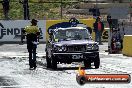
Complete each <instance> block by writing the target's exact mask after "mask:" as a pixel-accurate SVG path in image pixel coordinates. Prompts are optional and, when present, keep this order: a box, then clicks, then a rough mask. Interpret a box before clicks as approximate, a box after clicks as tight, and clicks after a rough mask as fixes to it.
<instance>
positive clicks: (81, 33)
mask: <svg viewBox="0 0 132 88" xmlns="http://www.w3.org/2000/svg"><path fill="white" fill-rule="evenodd" d="M54 39H55V40H57V41H63V40H85V39H90V34H89V32H88V31H87V29H58V30H56V31H55V32H54Z"/></svg>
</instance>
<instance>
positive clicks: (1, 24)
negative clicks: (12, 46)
mask: <svg viewBox="0 0 132 88" xmlns="http://www.w3.org/2000/svg"><path fill="white" fill-rule="evenodd" d="M28 25H30V20H28V21H27V20H8V21H6V20H1V21H0V42H15V41H17V42H18V41H21V30H23V29H24V28H25V27H26V26H28ZM38 27H39V30H40V32H41V36H40V41H45V29H46V28H45V27H46V21H45V20H38Z"/></svg>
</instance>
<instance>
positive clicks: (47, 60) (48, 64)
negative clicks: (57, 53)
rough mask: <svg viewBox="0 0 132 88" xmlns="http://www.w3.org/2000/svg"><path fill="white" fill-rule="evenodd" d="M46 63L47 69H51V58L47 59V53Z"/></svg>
mask: <svg viewBox="0 0 132 88" xmlns="http://www.w3.org/2000/svg"><path fill="white" fill-rule="evenodd" d="M46 62H47V68H51V58H49V57H48V54H47V53H46Z"/></svg>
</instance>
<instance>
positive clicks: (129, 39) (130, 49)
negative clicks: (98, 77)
mask: <svg viewBox="0 0 132 88" xmlns="http://www.w3.org/2000/svg"><path fill="white" fill-rule="evenodd" d="M122 53H123V55H126V56H131V57H132V35H125V36H124V39H123V50H122Z"/></svg>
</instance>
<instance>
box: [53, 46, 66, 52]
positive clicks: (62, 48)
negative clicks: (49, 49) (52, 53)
mask: <svg viewBox="0 0 132 88" xmlns="http://www.w3.org/2000/svg"><path fill="white" fill-rule="evenodd" d="M55 50H56V51H59V52H62V51H63V52H64V51H66V47H65V46H55Z"/></svg>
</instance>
